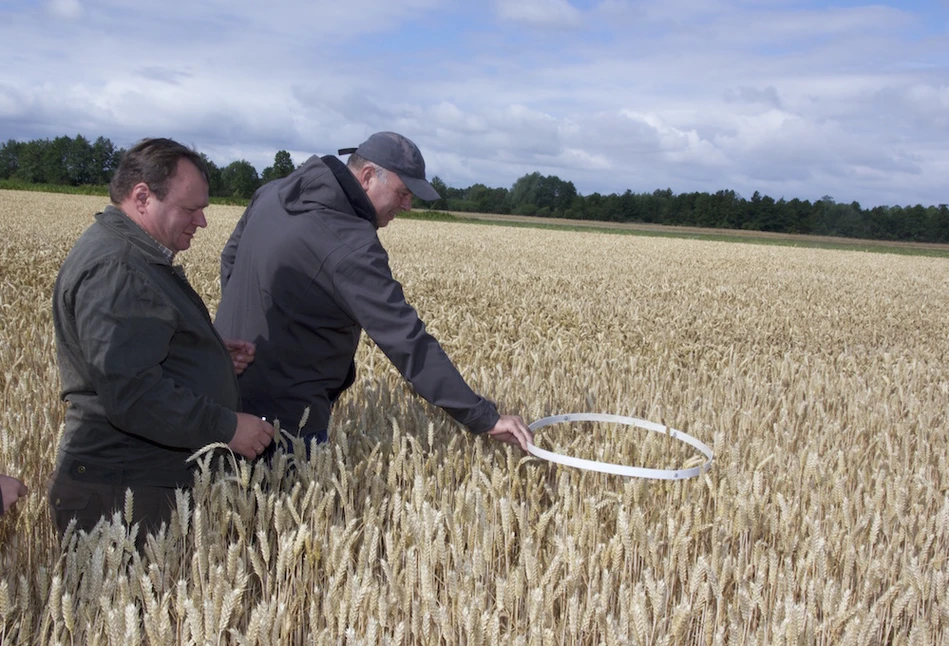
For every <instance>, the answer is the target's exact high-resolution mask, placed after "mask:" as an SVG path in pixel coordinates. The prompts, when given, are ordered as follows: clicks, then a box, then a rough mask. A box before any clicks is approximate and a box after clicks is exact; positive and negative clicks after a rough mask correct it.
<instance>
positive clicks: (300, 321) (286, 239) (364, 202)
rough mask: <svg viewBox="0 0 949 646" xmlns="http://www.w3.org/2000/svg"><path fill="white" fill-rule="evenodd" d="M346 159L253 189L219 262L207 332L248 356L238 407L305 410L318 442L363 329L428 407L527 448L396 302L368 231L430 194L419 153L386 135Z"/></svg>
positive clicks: (292, 421) (293, 423) (271, 415)
mask: <svg viewBox="0 0 949 646" xmlns="http://www.w3.org/2000/svg"><path fill="white" fill-rule="evenodd" d="M347 152H348V153H352V155H351V157H350V159H349V163H348V165H344V164H343V163H342V162H341V161H340V160H339V159H337V158H336V157H334V156H332V155H327V156H325V157H323V158H319V157H315V156H314V157H311V158H310V159H309V160H307V162H306V163H304V164H303V165H302V166H301V167H300V168H298V169H297V170H295V171H294V172H293V173H291V174H290V175H288V176H287V177H285V178H283V179H280V180H275V181H273V182H270V183H268V184H266V185H264V186H263V187H261V188H260V189H259V190H258V191H257V193H256V194H255V195H254V198H253V200H252V201H251V204H250V206H248V208H247V210H246V211H245V212H244V215H243V217H242V218H241V220H240V221H239V222H238V224H237V227H236V228H235V230H234V233H233V234H232V235H231V238H230V240H228V242H227V245H226V246H225V248H224V252H223V253H222V255H221V288H222V297H221V304H220V307H219V308H218V312H217V318H216V319H215V324H216V325H217V326H218V329H219V330H221V332H222V333H223V334H224V335H225V336H234V337H239V338H243V339H248V340H249V341H252V342H253V343H254V344H255V345H256V348H257V352H256V357H255V360H254V363H253V364H252V365H250V366H248V368H247V370H246V371H245V372H244V373H243V374H242V375H241V377H240V387H241V399H242V403H243V406H244V409H245V410H247V411H250V412H253V413H255V414H258V415H262V416H265V417H267V418H268V419H279V420H280V421H281V423H282V425H283V426H284V428H289V429H291V430H295V429H296V428H297V425H298V423H299V421H300V420H301V417H302V416H303V412H304V410H305V409H306V408H308V407H309V408H310V413H309V416H308V417H307V421H306V425H305V427H304V428H303V430H302V433H301V435H303V436H304V437H305V439H307V440H312V439H315V440H317V441H322V440H325V439H326V428H327V425H328V423H329V418H330V411H331V408H332V405H333V402H334V401H335V400H336V398H337V397H338V396H339V395H340V393H342V392H343V391H344V390H345V389H346V388H348V387H349V386H350V385H351V384H352V383H353V379H354V376H355V364H354V357H355V354H356V348H357V346H358V344H359V337H360V334H361V333H362V330H365V331H366V333H367V334H369V336H370V337H371V338H372V339H373V341H375V342H376V344H377V345H378V346H379V348H380V349H381V350H382V351H383V352H384V353H385V355H386V356H387V357H388V358H389V360H390V361H392V363H393V364H394V365H395V366H396V368H398V369H399V371H400V372H401V373H402V375H403V376H404V377H405V378H406V379H407V380H408V381H409V382H410V383H411V384H412V386H413V387H414V388H415V391H416V392H417V393H418V394H420V395H421V396H422V397H424V398H425V399H426V400H428V401H429V402H431V403H432V404H435V405H436V406H440V407H441V408H443V409H444V410H445V411H447V412H448V413H449V414H450V415H451V416H452V417H453V418H454V419H455V420H457V421H458V422H460V423H461V424H463V425H465V426H467V427H468V429H469V430H470V431H472V432H474V433H485V432H486V433H488V434H489V435H490V436H491V437H493V438H494V439H497V440H501V441H504V442H508V443H511V444H516V445H519V446H521V448H523V449H524V450H526V449H527V444H528V442H530V441H531V440H532V436H531V432H530V430H529V429H528V428H527V426H526V425H525V424H524V422H523V420H522V419H521V418H520V417H518V416H514V415H500V414H499V413H498V410H497V408H496V407H495V405H494V404H493V403H492V402H490V401H488V400H487V399H485V398H484V397H481V396H480V395H478V394H477V393H475V392H474V391H472V389H471V388H470V387H469V386H468V384H467V383H465V380H464V379H463V378H462V376H461V375H460V374H459V372H458V370H457V369H456V368H455V366H454V365H453V364H452V362H451V361H450V360H449V358H448V356H447V355H446V354H445V352H444V350H442V347H441V345H440V344H439V343H438V341H436V340H435V338H434V337H432V335H430V334H429V333H428V332H427V331H426V330H425V324H424V323H422V321H421V320H420V319H419V317H418V314H417V313H416V312H415V309H414V308H412V307H411V306H410V305H408V303H406V301H405V296H404V294H403V292H402V286H401V285H400V284H399V283H398V282H397V281H396V280H395V279H394V278H393V277H392V272H391V270H390V269H389V257H388V255H387V254H386V251H385V249H383V247H382V243H381V242H380V241H379V236H378V235H377V234H376V230H377V229H378V228H379V227H384V226H386V225H387V224H388V223H389V222H391V221H392V219H393V218H394V217H395V216H396V214H397V213H399V212H400V211H408V210H410V209H411V207H412V195H413V194H414V195H416V196H418V197H419V198H421V199H423V200H433V199H437V198H438V193H436V192H435V190H434V189H433V188H432V187H431V185H430V184H429V183H428V182H427V181H426V180H425V161H424V160H423V159H422V154H421V153H420V152H419V150H418V148H417V147H416V146H415V144H414V143H412V142H411V141H410V140H408V139H407V138H405V137H403V136H401V135H398V134H396V133H392V132H380V133H376V134H374V135H372V136H371V137H370V138H369V139H368V140H367V141H366V142H364V143H363V144H361V145H360V146H359V148H357V149H353V150H348V151H340V154H345V153H347Z"/></svg>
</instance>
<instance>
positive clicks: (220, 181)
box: [199, 153, 230, 197]
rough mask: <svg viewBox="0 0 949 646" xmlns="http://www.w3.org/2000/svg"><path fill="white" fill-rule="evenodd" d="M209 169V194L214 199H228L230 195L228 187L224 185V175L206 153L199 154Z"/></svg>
mask: <svg viewBox="0 0 949 646" xmlns="http://www.w3.org/2000/svg"><path fill="white" fill-rule="evenodd" d="M199 154H200V155H201V159H202V160H204V164H205V166H207V167H208V193H209V194H210V195H211V196H212V197H227V196H229V195H230V193H229V192H228V189H227V186H226V185H225V184H224V174H223V172H222V171H221V169H220V168H218V165H217V164H215V163H214V162H213V161H211V159H210V158H209V157H208V156H207V155H205V154H204V153H199Z"/></svg>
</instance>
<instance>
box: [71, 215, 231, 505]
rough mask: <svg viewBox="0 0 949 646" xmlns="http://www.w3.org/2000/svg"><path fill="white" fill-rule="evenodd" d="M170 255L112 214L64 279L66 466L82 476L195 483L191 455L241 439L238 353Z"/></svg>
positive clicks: (89, 235) (74, 255)
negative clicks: (238, 434)
mask: <svg viewBox="0 0 949 646" xmlns="http://www.w3.org/2000/svg"><path fill="white" fill-rule="evenodd" d="M169 256H170V254H169V253H168V251H167V250H166V249H164V248H163V247H161V246H160V245H159V244H158V243H157V242H155V240H154V239H152V238H151V236H149V235H148V234H147V233H146V232H145V231H144V230H143V229H142V228H140V227H139V226H138V225H137V224H135V223H134V222H133V221H132V220H130V219H129V218H128V217H127V216H126V215H125V214H124V213H123V212H122V211H120V210H119V209H117V208H115V207H114V206H109V207H106V209H105V210H104V211H103V212H101V213H99V214H97V215H96V222H95V223H94V224H92V226H90V227H89V228H88V229H87V230H86V232H85V233H84V234H83V235H82V237H80V239H79V241H78V242H77V243H76V245H75V247H73V249H72V251H71V252H70V253H69V256H68V257H67V258H66V261H65V262H64V263H63V266H62V268H61V269H60V271H59V276H58V278H57V279H56V287H55V290H54V295H53V322H54V326H55V330H56V349H57V358H58V361H59V370H60V378H61V385H62V397H63V399H64V400H65V401H66V402H67V405H68V406H67V410H66V428H65V432H64V435H63V438H62V441H61V443H60V451H59V456H58V460H57V462H58V464H59V468H61V469H68V470H69V471H70V473H71V474H72V475H73V476H74V477H80V478H85V479H88V480H90V481H99V482H113V483H116V484H132V485H134V484H141V485H150V486H187V485H190V484H191V482H192V479H193V474H192V473H191V471H190V468H189V465H188V464H187V463H186V460H187V458H188V457H189V456H190V455H191V454H192V453H193V452H194V451H195V450H197V449H200V448H201V447H203V446H205V445H207V444H209V443H212V442H229V441H230V440H231V439H232V438H233V436H234V432H235V430H236V428H237V416H236V414H235V412H234V411H236V410H239V405H240V404H239V402H240V394H239V390H238V385H237V378H236V376H235V375H234V369H233V364H232V362H231V358H230V355H229V353H228V350H227V348H226V347H225V345H224V342H223V341H222V339H221V337H220V336H219V335H218V333H217V331H216V330H215V329H214V326H213V324H212V322H211V318H210V316H209V315H208V311H207V308H206V307H205V305H204V303H203V302H202V301H201V297H200V296H198V294H197V293H196V292H195V291H194V290H193V289H192V288H191V285H190V284H189V283H188V281H187V279H186V278H185V275H184V272H183V271H182V270H181V268H180V267H176V266H172V259H171V258H170V257H169Z"/></svg>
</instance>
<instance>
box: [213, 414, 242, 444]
mask: <svg viewBox="0 0 949 646" xmlns="http://www.w3.org/2000/svg"><path fill="white" fill-rule="evenodd" d="M236 433H237V413H235V412H234V411H232V410H227V409H225V410H224V411H223V412H222V413H221V418H220V420H219V421H218V427H217V435H218V437H219V438H220V439H219V441H221V442H224V443H225V444H228V443H229V442H230V441H231V440H233V439H234V435H235V434H236Z"/></svg>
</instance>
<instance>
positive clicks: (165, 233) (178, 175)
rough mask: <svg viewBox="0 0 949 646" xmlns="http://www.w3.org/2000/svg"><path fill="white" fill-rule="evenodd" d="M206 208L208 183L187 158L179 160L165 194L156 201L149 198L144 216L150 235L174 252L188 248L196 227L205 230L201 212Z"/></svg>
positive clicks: (206, 222) (155, 198)
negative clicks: (148, 224)
mask: <svg viewBox="0 0 949 646" xmlns="http://www.w3.org/2000/svg"><path fill="white" fill-rule="evenodd" d="M207 206H208V183H207V181H205V179H204V175H202V174H201V171H199V170H198V167H197V166H195V165H194V164H193V163H191V162H190V161H188V160H187V159H180V160H178V170H177V171H176V172H175V175H174V177H172V178H171V179H170V180H169V181H168V193H167V194H166V195H165V199H163V200H159V199H158V198H157V197H156V196H155V194H154V193H152V194H151V195H150V196H149V200H148V206H147V213H148V219H149V222H150V223H151V227H149V233H151V234H152V235H153V236H154V237H155V239H156V240H158V242H160V243H162V244H163V245H165V246H166V247H168V248H169V249H171V250H172V251H174V252H175V253H178V252H179V251H184V250H185V249H187V248H188V247H190V246H191V239H192V238H193V237H194V234H195V232H197V230H198V228H199V227H201V228H203V227H206V226H207V225H208V221H207V220H206V219H205V217H204V209H205V208H206V207H207Z"/></svg>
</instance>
